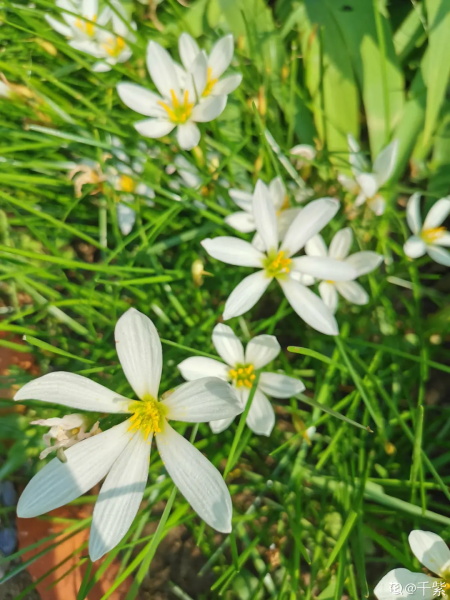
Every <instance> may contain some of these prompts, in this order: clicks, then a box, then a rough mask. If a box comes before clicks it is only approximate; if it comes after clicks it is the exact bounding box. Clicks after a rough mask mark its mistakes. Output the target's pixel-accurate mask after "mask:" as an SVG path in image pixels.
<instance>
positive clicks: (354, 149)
mask: <svg viewBox="0 0 450 600" xmlns="http://www.w3.org/2000/svg"><path fill="white" fill-rule="evenodd" d="M347 142H348V147H349V150H350V152H349V162H350V166H351V167H352V171H353V173H354V174H355V175H357V174H359V173H362V172H363V171H364V170H365V169H366V168H367V162H366V160H365V158H364V156H363V154H362V153H361V149H360V147H359V144H358V142H357V141H356V140H355V138H354V137H353V136H352V135H351V134H348V135H347Z"/></svg>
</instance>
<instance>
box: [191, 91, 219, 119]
mask: <svg viewBox="0 0 450 600" xmlns="http://www.w3.org/2000/svg"><path fill="white" fill-rule="evenodd" d="M226 105H227V96H208V98H205V99H204V100H202V101H201V102H200V103H199V104H197V105H196V106H195V107H194V109H193V111H192V117H191V118H192V120H193V121H196V122H198V123H207V122H208V121H213V120H214V119H216V118H217V117H218V116H219V115H220V113H221V112H223V110H224V108H225V106H226Z"/></svg>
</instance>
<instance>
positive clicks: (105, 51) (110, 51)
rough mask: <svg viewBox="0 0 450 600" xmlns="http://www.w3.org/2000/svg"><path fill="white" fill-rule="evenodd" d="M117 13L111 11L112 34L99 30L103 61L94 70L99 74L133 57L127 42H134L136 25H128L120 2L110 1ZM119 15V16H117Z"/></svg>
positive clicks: (98, 39) (97, 38) (99, 43)
mask: <svg viewBox="0 0 450 600" xmlns="http://www.w3.org/2000/svg"><path fill="white" fill-rule="evenodd" d="M110 2H111V4H112V5H113V6H114V8H115V10H116V11H117V12H115V11H111V12H112V15H111V23H112V32H110V31H106V30H105V29H97V35H96V40H97V43H98V45H99V47H100V49H101V51H102V55H101V57H102V58H103V60H101V61H99V62H97V63H96V64H95V65H94V66H93V68H92V70H93V71H96V72H98V73H101V72H105V71H109V70H110V69H111V67H112V66H113V65H115V64H116V63H123V62H126V61H127V60H128V59H129V58H130V57H131V55H132V51H131V49H130V47H129V46H128V44H127V42H130V43H132V42H134V41H135V40H136V36H135V35H134V33H133V32H132V30H134V29H136V23H134V22H133V21H131V22H129V23H128V19H127V15H126V12H125V9H124V7H123V6H122V4H121V3H120V2H117V1H114V0H110ZM117 13H118V14H117Z"/></svg>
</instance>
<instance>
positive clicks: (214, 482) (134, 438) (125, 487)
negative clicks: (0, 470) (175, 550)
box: [14, 308, 242, 560]
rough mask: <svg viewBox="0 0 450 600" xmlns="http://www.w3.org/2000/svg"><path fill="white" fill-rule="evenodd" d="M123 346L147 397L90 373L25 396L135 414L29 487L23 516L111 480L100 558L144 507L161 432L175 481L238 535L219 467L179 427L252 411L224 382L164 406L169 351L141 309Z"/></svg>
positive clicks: (133, 378) (118, 331)
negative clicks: (153, 447) (128, 394)
mask: <svg viewBox="0 0 450 600" xmlns="http://www.w3.org/2000/svg"><path fill="white" fill-rule="evenodd" d="M114 339H115V341H116V350H117V353H118V355H119V360H120V362H121V365H122V368H123V370H124V373H125V376H126V378H127V379H128V382H129V384H130V386H131V387H132V388H133V390H134V392H135V394H136V396H137V397H138V398H139V400H129V399H127V398H125V397H124V396H121V395H119V394H117V393H115V392H112V391H111V390H109V389H107V388H106V387H104V386H102V385H100V384H98V383H94V382H93V381H90V380H89V379H87V378H86V377H82V376H80V375H74V374H72V373H65V372H55V373H49V374H48V375H44V376H43V377H39V378H38V379H36V380H34V381H32V382H30V383H27V384H26V385H25V386H24V387H23V388H22V389H21V390H19V392H18V393H17V394H16V396H15V398H14V399H15V400H28V399H36V400H41V401H44V402H52V403H55V404H61V405H63V406H70V407H72V408H76V409H78V410H88V411H95V412H100V413H112V414H114V413H119V414H126V413H128V414H129V413H131V417H129V418H127V419H126V420H125V421H123V422H122V423H120V424H119V425H115V426H114V427H111V429H108V430H107V431H103V432H102V433H99V434H98V435H95V436H93V437H90V438H89V439H87V440H83V441H82V442H79V443H77V444H75V445H74V446H72V447H71V448H69V449H68V450H67V452H66V457H67V462H66V463H62V462H60V461H59V460H58V459H53V460H52V461H51V462H50V463H48V464H47V465H46V466H45V467H44V468H43V469H42V470H40V471H39V472H38V473H37V474H36V475H35V476H34V477H33V479H32V480H31V481H30V482H29V484H28V485H27V487H26V488H25V490H24V492H23V494H22V496H21V498H20V500H19V503H18V506H17V514H18V516H19V517H35V516H37V515H41V514H43V513H46V512H48V511H50V510H53V509H55V508H58V507H59V506H63V505H64V504H67V503H68V502H72V500H74V499H75V498H77V497H78V496H80V495H81V494H84V493H85V492H87V491H88V490H90V489H91V488H92V487H93V486H94V485H96V484H97V483H98V482H99V481H100V480H102V479H103V478H104V477H106V479H105V481H104V482H103V485H102V488H101V490H100V494H99V496H98V499H97V502H96V504H95V508H94V514H93V521H92V528H91V536H90V539H89V555H90V557H91V560H97V559H98V558H100V557H101V556H103V555H104V554H105V553H106V552H108V551H109V550H111V549H112V548H114V546H116V545H117V544H118V543H119V542H120V540H121V539H122V538H123V536H124V535H125V534H126V532H127V531H128V529H129V527H130V525H131V523H132V521H133V519H134V517H135V516H136V513H137V511H138V508H139V505H140V502H141V500H142V496H143V493H144V489H145V485H146V482H147V477H148V468H149V462H150V444H151V441H152V438H153V436H154V437H155V439H156V444H157V446H158V450H159V453H160V456H161V458H162V461H163V463H164V465H165V467H166V469H167V471H168V472H169V474H170V476H171V477H172V479H173V481H174V483H175V485H176V486H177V487H178V489H179V490H180V492H181V493H182V494H183V496H184V497H185V498H186V500H187V501H188V502H189V503H190V505H191V506H192V508H193V509H194V510H195V511H196V512H197V513H198V514H199V516H200V517H201V518H202V519H203V520H204V521H206V523H207V524H208V525H210V526H211V527H213V528H214V529H217V530H218V531H221V532H224V533H225V532H226V533H227V532H229V531H231V515H232V505H231V498H230V494H229V492H228V489H227V487H226V485H225V483H224V481H223V479H222V477H221V475H220V473H219V471H218V470H217V469H216V468H215V467H214V466H213V465H212V464H211V463H210V462H209V461H208V460H207V459H206V458H205V457H204V456H203V454H202V453H201V452H199V450H197V449H196V448H195V447H194V446H193V445H192V444H190V443H189V442H188V441H187V440H186V439H185V438H183V437H182V436H181V435H180V434H179V433H177V432H176V431H175V430H174V429H173V428H172V427H171V425H170V423H169V421H171V420H177V421H178V420H180V421H186V422H188V423H201V422H206V421H210V420H213V419H227V418H231V417H234V416H236V415H237V414H239V413H240V412H242V409H241V407H240V403H239V400H238V398H237V397H236V395H235V393H234V391H233V390H232V388H231V387H230V386H229V385H228V384H227V383H225V382H223V381H221V380H220V379H217V378H214V377H205V378H203V379H199V380H198V381H194V382H190V383H185V384H183V385H181V386H179V387H178V388H176V389H175V390H173V391H172V392H171V393H170V394H169V395H167V397H165V398H164V399H161V400H158V388H159V382H160V378H161V370H162V349H161V342H160V340H159V336H158V332H157V331H156V329H155V326H154V325H153V323H152V322H151V320H150V319H148V318H147V317H146V316H145V315H143V314H142V313H140V312H138V311H137V310H135V309H133V308H131V309H129V310H128V311H127V312H126V313H125V314H124V315H122V317H120V319H119V320H118V322H117V324H116V328H115V332H114Z"/></svg>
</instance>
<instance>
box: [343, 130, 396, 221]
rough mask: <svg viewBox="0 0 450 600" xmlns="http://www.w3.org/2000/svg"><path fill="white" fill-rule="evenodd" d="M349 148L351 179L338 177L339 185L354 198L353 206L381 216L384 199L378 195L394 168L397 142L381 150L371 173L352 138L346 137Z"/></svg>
mask: <svg viewBox="0 0 450 600" xmlns="http://www.w3.org/2000/svg"><path fill="white" fill-rule="evenodd" d="M348 145H349V148H350V154H349V159H350V166H351V169H352V172H353V178H352V177H348V176H347V175H338V180H339V182H340V183H341V185H342V186H343V187H344V188H345V189H347V190H348V191H349V192H350V193H351V194H354V195H355V196H356V200H355V206H362V205H363V204H365V203H366V204H367V206H368V207H369V208H370V209H371V210H372V211H373V212H374V213H375V214H376V215H382V214H383V213H384V209H385V204H386V202H385V199H384V198H383V196H382V195H381V194H380V193H379V190H380V188H381V187H382V186H383V185H384V184H385V183H386V182H387V181H388V180H389V178H390V177H391V175H392V172H393V170H394V167H395V163H396V160H397V153H398V140H394V141H393V142H391V143H390V144H389V145H388V146H386V147H385V148H383V150H382V151H381V152H380V154H379V155H378V156H377V158H376V159H375V162H374V163H373V168H372V171H371V172H370V171H369V170H368V168H369V167H368V165H367V163H366V161H365V159H364V157H363V155H362V154H361V151H360V148H359V146H358V143H357V142H356V140H355V139H354V137H353V136H351V135H349V136H348Z"/></svg>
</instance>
